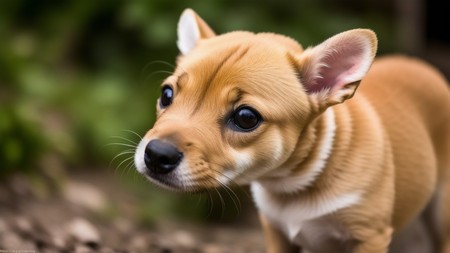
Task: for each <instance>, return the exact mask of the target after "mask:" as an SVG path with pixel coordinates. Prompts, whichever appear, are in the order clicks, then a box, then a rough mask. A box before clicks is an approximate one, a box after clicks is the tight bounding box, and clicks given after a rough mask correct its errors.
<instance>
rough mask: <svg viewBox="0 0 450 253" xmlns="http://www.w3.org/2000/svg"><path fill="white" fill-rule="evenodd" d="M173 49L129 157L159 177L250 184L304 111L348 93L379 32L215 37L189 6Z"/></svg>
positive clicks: (277, 154)
mask: <svg viewBox="0 0 450 253" xmlns="http://www.w3.org/2000/svg"><path fill="white" fill-rule="evenodd" d="M178 48H179V49H180V51H181V55H180V56H179V58H178V61H177V68H176V69H175V71H174V73H173V74H172V75H171V76H169V77H168V78H167V79H166V80H165V81H164V82H163V83H162V85H161V97H160V98H159V100H158V102H157V110H158V117H157V121H156V122H155V124H154V126H153V128H152V129H150V130H149V131H148V132H147V134H146V135H145V136H144V138H143V139H142V141H141V142H140V144H139V146H138V148H137V150H136V154H135V164H136V167H137V170H138V171H139V172H140V173H142V174H144V175H145V176H146V177H147V178H149V179H150V180H151V181H153V182H155V183H157V184H158V185H161V186H164V187H166V188H169V189H173V190H180V191H199V190H202V189H205V188H211V187H217V186H220V185H223V184H227V183H230V182H235V183H239V184H243V183H248V182H250V181H252V180H256V179H258V178H261V177H264V176H265V175H267V173H269V172H270V171H272V170H274V169H276V168H278V167H280V166H281V165H283V163H285V162H286V161H287V160H288V159H289V157H290V156H291V155H292V153H293V152H294V150H296V146H297V142H298V140H299V139H301V138H302V136H301V135H302V130H303V129H304V127H305V126H306V125H307V124H308V123H309V122H311V120H313V119H314V118H315V117H317V116H318V115H320V114H321V113H322V112H323V111H324V110H325V109H326V108H327V107H329V106H331V105H334V104H338V103H341V102H343V101H344V100H346V99H348V98H350V97H352V96H353V94H354V92H355V90H356V88H357V86H358V84H359V81H360V80H361V79H362V77H363V76H364V75H365V73H366V72H367V70H368V69H369V67H370V65H371V63H372V60H373V57H374V55H375V51H376V37H375V34H374V33H373V32H372V31H370V30H363V29H357V30H351V31H347V32H344V33H341V34H338V35H336V36H334V37H332V38H330V39H328V40H326V41H325V42H323V43H321V44H320V45H318V46H316V47H311V48H308V49H306V50H303V48H302V46H301V45H299V44H298V43H297V42H295V41H294V40H292V39H290V38H288V37H285V36H281V35H276V34H270V33H261V34H254V33H250V32H231V33H227V34H223V35H219V36H217V35H215V33H214V32H213V31H212V30H211V28H209V26H208V25H207V24H206V23H205V22H204V21H203V20H202V19H201V18H200V17H199V16H198V15H197V14H196V13H195V12H193V11H192V10H189V9H188V10H186V11H184V12H183V14H182V15H181V18H180V21H179V23H178Z"/></svg>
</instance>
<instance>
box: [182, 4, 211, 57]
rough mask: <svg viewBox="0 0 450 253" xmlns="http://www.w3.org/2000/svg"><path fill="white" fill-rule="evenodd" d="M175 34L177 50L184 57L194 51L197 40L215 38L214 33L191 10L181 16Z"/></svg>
mask: <svg viewBox="0 0 450 253" xmlns="http://www.w3.org/2000/svg"><path fill="white" fill-rule="evenodd" d="M177 34H178V41H177V45H178V49H179V50H180V52H181V53H182V54H184V55H185V54H187V53H189V51H191V50H192V49H194V48H195V46H196V45H197V43H198V41H199V40H201V39H207V38H210V37H214V36H215V33H214V31H213V30H212V29H211V28H210V27H209V26H208V25H207V24H206V22H205V21H204V20H203V19H202V18H200V16H198V15H197V13H195V12H194V11H193V10H191V9H186V10H184V11H183V13H182V14H181V17H180V20H179V21H178V31H177Z"/></svg>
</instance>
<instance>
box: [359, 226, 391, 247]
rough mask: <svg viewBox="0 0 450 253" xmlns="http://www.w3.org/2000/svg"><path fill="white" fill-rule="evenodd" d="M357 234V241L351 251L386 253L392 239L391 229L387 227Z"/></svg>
mask: <svg viewBox="0 0 450 253" xmlns="http://www.w3.org/2000/svg"><path fill="white" fill-rule="evenodd" d="M364 230H365V231H364V233H361V234H359V236H357V237H359V238H358V243H357V245H356V246H355V248H354V249H353V251H352V252H353V253H387V252H388V249H389V244H390V242H391V239H392V231H393V229H392V228H390V227H388V228H385V229H380V230H377V231H368V230H366V229H364Z"/></svg>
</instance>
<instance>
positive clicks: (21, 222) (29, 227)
mask: <svg viewBox="0 0 450 253" xmlns="http://www.w3.org/2000/svg"><path fill="white" fill-rule="evenodd" d="M14 226H15V228H16V229H17V231H18V232H20V233H23V234H30V233H32V232H33V224H32V223H31V221H30V220H29V219H27V218H25V217H23V216H18V217H16V219H15V220H14Z"/></svg>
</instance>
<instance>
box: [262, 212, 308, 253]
mask: <svg viewBox="0 0 450 253" xmlns="http://www.w3.org/2000/svg"><path fill="white" fill-rule="evenodd" d="M259 218H260V221H261V225H262V228H263V231H264V237H265V238H266V246H267V253H299V252H300V248H299V247H298V246H295V245H293V244H292V243H291V242H290V241H289V240H288V238H286V236H285V235H284V234H283V233H282V232H281V231H280V230H279V229H278V228H276V227H274V226H273V225H272V224H271V223H270V222H269V221H268V220H267V218H266V217H265V216H264V215H262V214H260V215H259Z"/></svg>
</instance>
